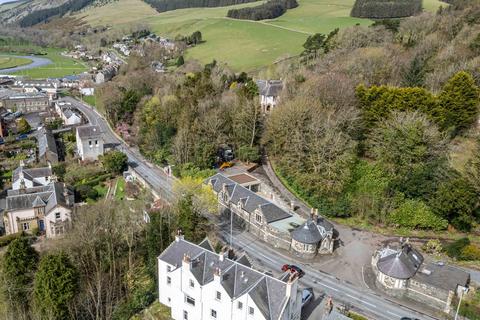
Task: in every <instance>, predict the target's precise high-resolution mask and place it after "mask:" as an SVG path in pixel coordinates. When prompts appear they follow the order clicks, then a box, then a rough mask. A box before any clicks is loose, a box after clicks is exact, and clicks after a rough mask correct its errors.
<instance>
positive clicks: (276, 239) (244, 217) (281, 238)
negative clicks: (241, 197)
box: [219, 198, 292, 250]
mask: <svg viewBox="0 0 480 320" xmlns="http://www.w3.org/2000/svg"><path fill="white" fill-rule="evenodd" d="M219 203H220V204H221V206H222V207H223V208H224V209H223V210H222V214H223V215H224V216H225V217H228V218H230V211H232V212H233V213H234V217H233V219H234V223H235V225H237V226H239V225H240V226H241V227H242V228H243V229H244V230H247V231H248V232H250V233H252V234H253V235H255V236H256V237H258V238H260V239H262V240H263V241H265V242H266V243H268V244H271V245H272V246H273V247H275V248H281V249H284V250H289V249H290V243H291V241H292V238H291V237H290V234H289V233H286V232H281V231H280V230H277V229H275V228H272V227H271V226H269V225H268V224H258V223H256V222H255V221H254V219H252V218H251V217H250V216H249V214H248V212H246V211H244V210H242V209H240V208H238V207H237V206H235V205H233V204H232V205H226V204H225V203H224V202H223V201H221V199H220V198H219Z"/></svg>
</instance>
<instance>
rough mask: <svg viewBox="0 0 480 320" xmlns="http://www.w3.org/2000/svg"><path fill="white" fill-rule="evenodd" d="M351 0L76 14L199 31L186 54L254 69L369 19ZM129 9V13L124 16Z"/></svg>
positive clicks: (164, 30)
mask: <svg viewBox="0 0 480 320" xmlns="http://www.w3.org/2000/svg"><path fill="white" fill-rule="evenodd" d="M354 1H355V0H298V3H299V6H298V7H297V8H295V9H291V10H288V11H287V13H285V14H284V15H283V16H281V17H279V18H277V19H273V20H264V21H247V20H234V19H228V18H227V17H226V16H227V12H228V10H230V9H234V8H235V9H237V8H243V7H250V6H257V5H258V4H259V3H260V2H254V3H246V4H241V5H235V6H227V7H217V8H190V9H179V10H174V11H168V12H163V13H157V12H156V11H155V10H154V9H153V8H151V7H150V6H148V5H146V4H145V3H144V2H143V1H141V0H119V1H117V2H113V3H111V4H108V5H106V6H104V7H100V8H90V9H87V10H85V11H82V12H81V13H79V14H78V15H76V17H80V16H81V17H82V19H83V20H84V21H86V22H87V23H89V24H91V25H93V26H98V25H109V26H113V27H115V28H120V29H121V28H124V27H127V26H129V25H142V24H146V25H149V26H150V27H151V29H152V31H154V32H155V33H157V34H159V35H162V36H166V37H171V38H174V37H175V36H177V35H187V34H191V33H192V32H194V31H197V30H199V31H201V32H202V35H203V39H204V40H205V43H202V44H201V45H199V46H197V47H194V48H191V49H189V50H188V52H187V58H190V59H198V60H199V61H200V62H202V63H208V62H211V61H212V60H213V59H216V60H217V61H219V62H224V63H227V64H228V65H229V66H230V67H231V68H232V69H233V70H235V71H253V70H256V69H259V68H261V67H264V66H268V65H271V64H272V63H275V62H276V61H279V60H281V59H284V58H287V57H291V56H295V55H298V54H299V53H300V52H301V51H302V44H303V43H304V42H305V40H306V38H307V37H308V36H309V35H311V34H314V33H317V32H320V33H328V32H330V31H332V30H333V29H335V28H345V27H349V26H353V25H356V24H360V25H369V24H370V23H371V20H368V19H359V18H352V17H350V11H351V8H352V6H353V4H354ZM440 4H441V2H440V1H438V0H424V6H425V8H426V10H429V11H435V10H436V9H437V8H438V6H439V5H440ZM127 13H128V14H127Z"/></svg>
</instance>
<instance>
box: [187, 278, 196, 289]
mask: <svg viewBox="0 0 480 320" xmlns="http://www.w3.org/2000/svg"><path fill="white" fill-rule="evenodd" d="M188 284H189V286H190V288H195V282H194V281H193V280H192V279H190V280H189V282H188Z"/></svg>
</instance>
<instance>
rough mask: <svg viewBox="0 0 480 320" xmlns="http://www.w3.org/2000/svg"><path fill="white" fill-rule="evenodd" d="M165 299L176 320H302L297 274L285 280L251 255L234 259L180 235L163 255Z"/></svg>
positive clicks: (162, 290) (162, 300)
mask: <svg viewBox="0 0 480 320" xmlns="http://www.w3.org/2000/svg"><path fill="white" fill-rule="evenodd" d="M158 282H159V284H158V290H159V300H160V303H162V304H164V305H167V306H169V307H170V308H171V315H172V318H173V319H175V320H207V319H208V320H300V313H301V300H302V297H301V292H300V291H299V289H298V281H297V276H296V275H292V274H290V273H285V274H283V275H282V277H281V278H280V279H277V278H274V277H271V276H269V275H266V274H263V273H261V272H259V271H256V270H254V269H252V268H251V266H250V263H249V262H248V259H247V258H246V257H245V256H242V257H240V258H239V259H236V260H232V259H229V258H228V254H227V253H220V254H217V253H215V252H214V250H213V248H212V245H211V244H210V242H209V241H208V239H206V240H204V241H203V242H202V243H200V244H199V245H196V244H193V243H191V242H188V241H186V240H184V238H183V237H182V236H181V235H179V236H177V237H176V238H175V241H174V242H173V243H172V244H171V245H170V246H169V247H168V248H167V249H165V251H164V252H163V253H162V254H161V255H160V256H159V257H158Z"/></svg>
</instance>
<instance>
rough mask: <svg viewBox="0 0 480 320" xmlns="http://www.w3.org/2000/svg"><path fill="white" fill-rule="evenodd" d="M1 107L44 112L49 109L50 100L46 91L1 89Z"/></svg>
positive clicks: (20, 110)
mask: <svg viewBox="0 0 480 320" xmlns="http://www.w3.org/2000/svg"><path fill="white" fill-rule="evenodd" d="M0 107H3V108H5V109H7V110H9V111H11V112H17V111H18V112H22V113H30V112H42V111H46V110H48V108H49V107H50V101H49V99H48V96H47V95H46V94H44V93H21V92H16V91H12V90H8V89H5V90H0Z"/></svg>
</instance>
